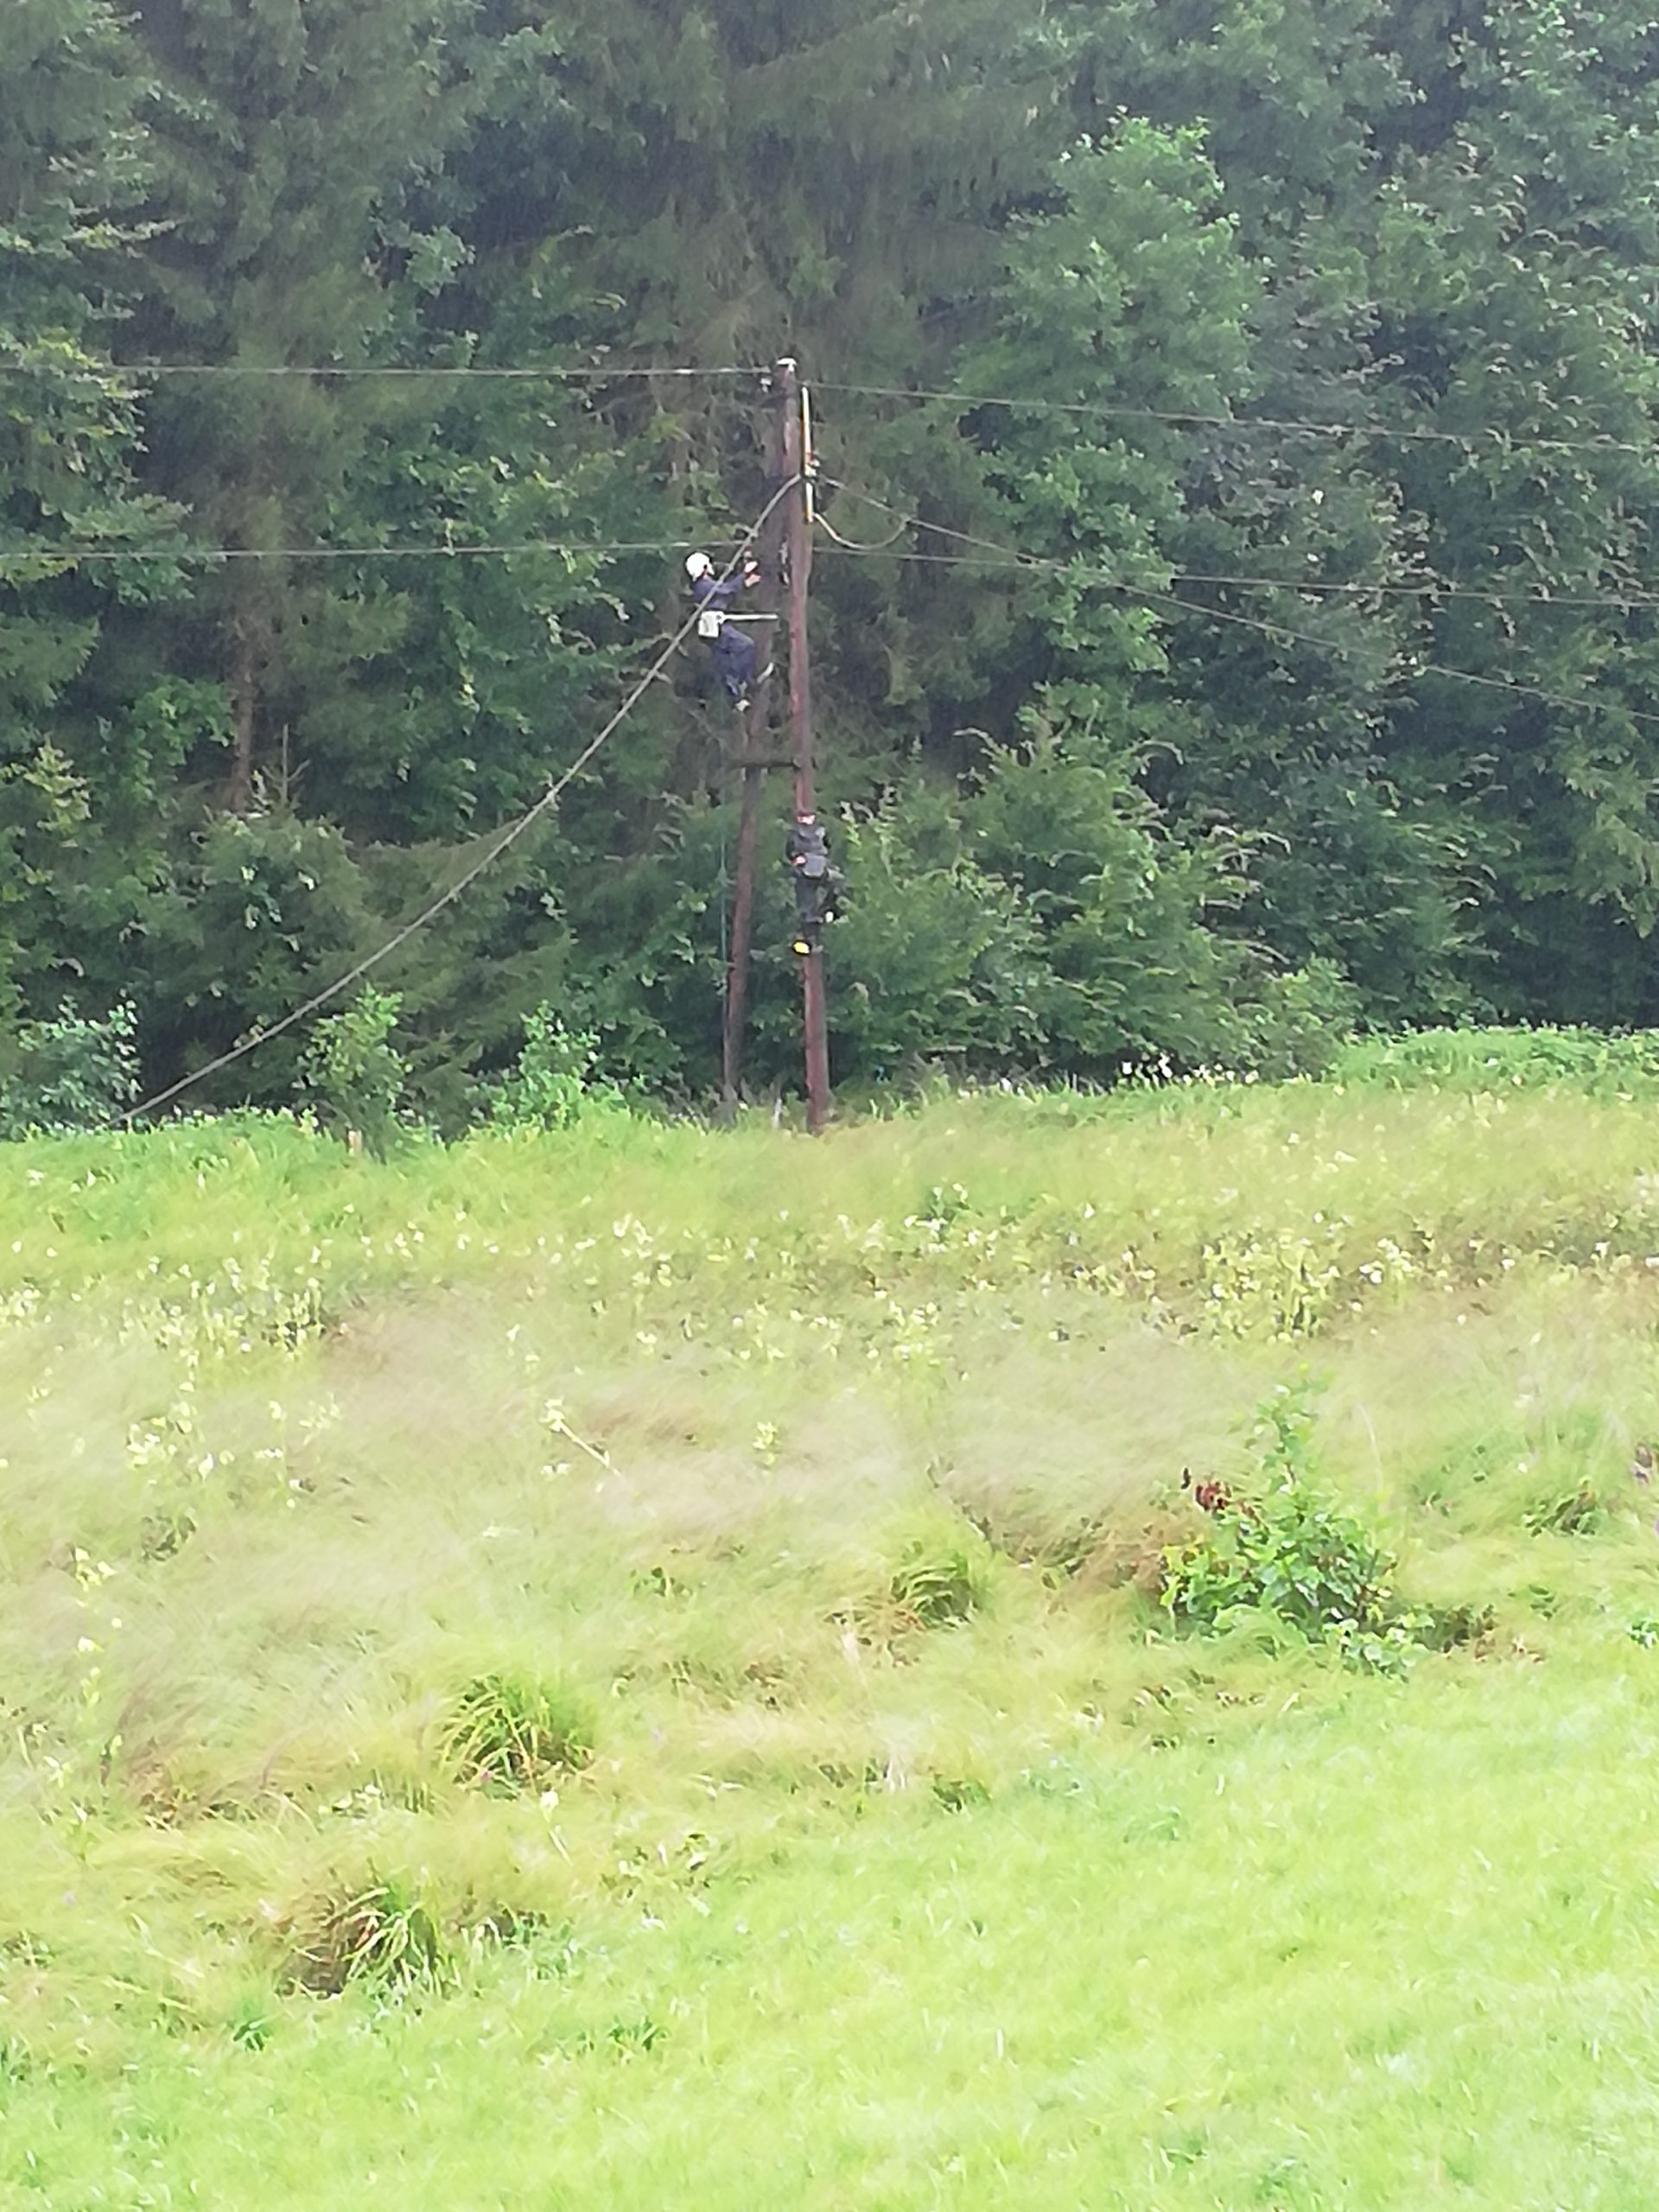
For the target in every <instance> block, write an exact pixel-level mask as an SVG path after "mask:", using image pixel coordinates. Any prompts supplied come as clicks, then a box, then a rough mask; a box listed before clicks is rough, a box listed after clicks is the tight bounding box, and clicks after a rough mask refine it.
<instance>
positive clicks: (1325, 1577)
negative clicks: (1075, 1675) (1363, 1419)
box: [1162, 1385, 1402, 1664]
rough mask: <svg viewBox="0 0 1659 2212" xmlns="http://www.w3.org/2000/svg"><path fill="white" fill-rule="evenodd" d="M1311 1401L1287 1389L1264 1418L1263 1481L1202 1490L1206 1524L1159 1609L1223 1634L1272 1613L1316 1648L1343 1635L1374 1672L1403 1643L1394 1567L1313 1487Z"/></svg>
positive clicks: (1172, 1551)
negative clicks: (1391, 1646) (1374, 1666)
mask: <svg viewBox="0 0 1659 2212" xmlns="http://www.w3.org/2000/svg"><path fill="white" fill-rule="evenodd" d="M1311 1400H1312V1394H1311V1391H1310V1390H1309V1389H1308V1388H1307V1387H1306V1385H1304V1386H1302V1387H1300V1388H1298V1389H1290V1388H1287V1387H1281V1389H1278V1390H1276V1391H1274V1394H1273V1395H1272V1396H1271V1397H1270V1398H1268V1399H1267V1400H1265V1401H1264V1402H1262V1405H1261V1406H1259V1407H1258V1408H1256V1414H1255V1423H1254V1426H1253V1427H1252V1430H1251V1434H1250V1443H1251V1447H1252V1452H1253V1456H1254V1458H1255V1462H1256V1473H1255V1479H1254V1481H1253V1482H1250V1483H1247V1484H1241V1486H1240V1488H1239V1490H1238V1491H1236V1492H1235V1491H1231V1490H1230V1489H1228V1488H1227V1487H1226V1486H1224V1485H1222V1484H1208V1485H1201V1486H1200V1492H1199V1499H1200V1503H1202V1504H1203V1505H1204V1507H1205V1510H1206V1512H1207V1513H1208V1515H1209V1516H1210V1517H1209V1523H1208V1525H1207V1527H1206V1528H1205V1531H1204V1533H1203V1535H1200V1536H1198V1537H1196V1538H1194V1539H1193V1540H1192V1541H1191V1542H1189V1543H1186V1544H1182V1545H1173V1546H1172V1547H1171V1548H1169V1549H1168V1551H1167V1552H1166V1554H1165V1573H1164V1585H1163V1592H1162V1601H1163V1604H1164V1605H1165V1607H1166V1610H1167V1611H1168V1612H1169V1613H1170V1614H1171V1616H1172V1617H1173V1618H1174V1619H1176V1620H1178V1621H1179V1622H1180V1623H1181V1624H1183V1625H1184V1626H1185V1627H1188V1628H1193V1629H1199V1630H1211V1631H1224V1630H1227V1629H1229V1628H1232V1627H1235V1626H1236V1625H1239V1624H1241V1623H1242V1622H1243V1621H1244V1620H1246V1619H1248V1618H1251V1617H1256V1616H1260V1615H1262V1614H1268V1615H1271V1616H1272V1617H1273V1618H1274V1619H1275V1620H1276V1621H1280V1622H1282V1623H1284V1624H1287V1626H1288V1627H1290V1628H1292V1629H1294V1630H1296V1631H1297V1632H1298V1633H1299V1634H1300V1635H1302V1636H1305V1637H1307V1638H1308V1639H1309V1640H1310V1641H1311V1642H1314V1643H1319V1642H1322V1641H1324V1640H1325V1639H1326V1638H1329V1637H1334V1638H1336V1639H1338V1641H1339V1642H1340V1643H1342V1644H1343V1645H1344V1649H1348V1650H1350V1651H1351V1654H1352V1655H1353V1656H1356V1657H1357V1658H1359V1659H1361V1660H1362V1661H1363V1662H1366V1663H1370V1664H1376V1663H1377V1662H1378V1661H1379V1659H1380V1657H1381V1656H1382V1653H1383V1649H1385V1648H1386V1647H1387V1645H1388V1644H1389V1642H1390V1641H1397V1640H1398V1638H1397V1635H1396V1631H1397V1630H1399V1628H1400V1624H1401V1620H1402V1615H1401V1612H1400V1609H1399V1608H1398V1606H1397V1605H1395V1600H1394V1596H1393V1589H1392V1578H1393V1573H1394V1561H1393V1560H1392V1559H1391V1558H1390V1557H1389V1554H1388V1553H1387V1552H1385V1551H1384V1550H1383V1548H1381V1547H1380V1546H1379V1545H1378V1544H1376V1543H1375V1542H1374V1541H1372V1539H1371V1537H1370V1535H1368V1534H1367V1532H1366V1531H1365V1529H1363V1528H1362V1527H1361V1525H1360V1523H1359V1522H1357V1521H1356V1520H1354V1519H1353V1518H1352V1517H1351V1516H1349V1515H1348V1514H1345V1513H1343V1512H1341V1511H1340V1510H1338V1509H1337V1508H1336V1507H1335V1506H1332V1505H1331V1504H1329V1503H1326V1502H1325V1499H1324V1498H1322V1497H1320V1496H1319V1492H1318V1491H1317V1490H1316V1489H1315V1487H1314V1485H1313V1481H1312V1479H1311V1476H1312V1466H1311V1451H1310V1443H1309V1433H1310V1431H1311V1428H1312V1426H1313V1407H1312V1402H1311ZM1206 1493H1207V1495H1206ZM1373 1647H1376V1649H1373Z"/></svg>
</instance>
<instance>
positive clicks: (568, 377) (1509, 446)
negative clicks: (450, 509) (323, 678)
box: [0, 356, 1659, 460]
mask: <svg viewBox="0 0 1659 2212" xmlns="http://www.w3.org/2000/svg"><path fill="white" fill-rule="evenodd" d="M43 372H50V373H54V374H56V375H58V376H60V377H63V376H67V377H69V378H71V379H73V380H78V381H80V382H83V383H87V384H100V385H101V384H108V383H110V382H111V381H118V380H119V379H120V378H124V377H131V378H163V377H186V378H191V377H194V378H204V377H271V378H282V377H297V378H313V379H317V380H328V381H336V382H337V381H358V380H362V379H365V378H392V379H397V378H402V379H405V380H417V381H418V380H421V379H442V378H448V379H450V380H465V379H467V378H478V379H484V380H490V381H494V382H499V383H517V384H537V383H542V384H550V383H551V384H617V383H626V382H645V383H651V382H658V381H661V380H664V379H672V380H676V381H679V382H695V381H696V380H698V379H708V380H710V381H713V380H716V379H721V378H733V377H753V378H756V379H757V380H758V379H760V378H763V377H764V376H766V373H767V372H766V369H765V368H763V367H761V366H760V365H758V364H747V363H743V362H728V363H722V364H721V365H718V366H715V367H711V368H696V367H691V366H688V365H683V364H679V363H676V364H672V365H670V366H667V367H664V368H641V367H620V366H617V367H605V366H602V365H582V366H580V367H577V366H567V365H552V364H548V365H541V366H524V365H511V366H502V367H495V366H493V365H488V364H483V363H478V362H458V363H454V364H446V363H442V362H419V363H413V364H402V363H391V362H385V363H382V362H368V363H353V364H350V365H347V364H344V363H339V362H309V363H308V362H286V361H283V362H262V361H123V362H111V364H110V365H109V366H108V367H107V368H97V369H93V368H77V369H73V370H65V369H62V368H60V366H59V365H57V364H55V363H54V362H51V361H29V360H25V359H20V358H17V357H16V356H14V357H12V358H10V359H0V374H4V375H22V376H31V375H36V374H41V373H43ZM815 389H817V391H833V392H840V393H844V394H846V395H847V396H848V397H852V398H862V399H899V400H911V401H921V402H942V403H943V404H945V405H947V406H952V407H957V408H961V409H963V410H969V409H974V408H980V407H1001V408H1007V409H1009V410H1016V411H1017V410H1024V411H1025V412H1027V413H1028V414H1029V413H1036V414H1046V415H1068V416H1077V417H1082V418H1087V417H1090V416H1098V417H1103V418H1107V419H1121V420H1124V421H1131V422H1144V423H1166V424H1168V425H1170V426H1172V427H1174V428H1178V429H1179V428H1184V429H1214V430H1236V431H1237V430H1275V431H1283V432H1285V433H1287V434H1289V435H1298V436H1306V437H1320V438H1354V437H1357V438H1385V439H1390V440H1394V441H1396V442H1402V443H1407V444H1427V445H1452V446H1459V447H1461V448H1463V449H1464V450H1465V452H1472V451H1473V450H1474V449H1475V448H1477V447H1478V446H1479V445H1481V444H1483V443H1485V444H1490V445H1491V446H1492V447H1494V448H1497V450H1499V451H1502V452H1510V453H1601V454H1633V455H1637V456H1639V457H1642V458H1645V459H1649V460H1651V459H1653V458H1655V457H1656V453H1659V447H1656V445H1648V444H1641V443H1638V442H1635V441H1633V440H1630V439H1624V438H1613V437H1598V438H1545V437H1535V436H1531V435H1528V436H1517V435H1515V434H1514V433H1513V432H1511V431H1510V430H1507V429H1504V428H1503V426H1502V425H1501V424H1498V423H1484V424H1482V425H1480V426H1479V427H1478V429H1473V430H1436V429H1407V428H1405V427H1404V426H1403V425H1395V424H1393V423H1330V422H1319V421H1317V420H1314V419H1312V418H1300V417H1288V416H1273V415H1217V414H1209V413H1205V412H1204V411H1203V410H1198V409H1180V408H1155V407H1135V406H1131V405H1129V404H1127V403H1125V404H1117V403H1115V402H1111V401H1107V400H1071V399H1043V398H1039V397H1035V396H1029V397H1015V396H1014V395H1013V394H1011V393H1007V392H965V391H934V390H930V389H927V388H925V387H917V386H914V385H880V384H853V383H829V382H823V381H819V380H816V379H815Z"/></svg>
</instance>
